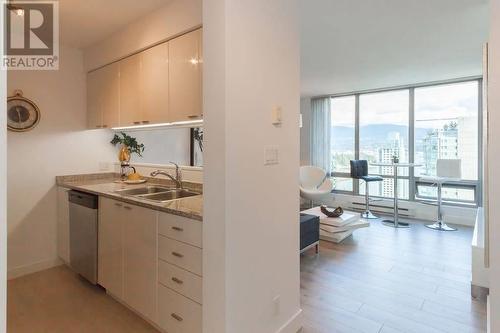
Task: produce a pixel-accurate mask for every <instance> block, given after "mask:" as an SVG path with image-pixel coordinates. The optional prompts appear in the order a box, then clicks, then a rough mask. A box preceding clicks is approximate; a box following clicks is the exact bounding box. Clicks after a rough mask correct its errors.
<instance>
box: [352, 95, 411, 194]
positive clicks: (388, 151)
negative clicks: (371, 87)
mask: <svg viewBox="0 0 500 333" xmlns="http://www.w3.org/2000/svg"><path fill="white" fill-rule="evenodd" d="M408 101H409V92H408V90H407V89H403V90H393V91H387V92H376V93H369V94H361V95H360V96H359V159H363V160H368V163H369V173H370V174H372V175H380V176H382V177H383V178H384V180H383V181H382V182H372V183H371V184H370V194H371V195H374V196H379V197H388V198H390V197H393V196H394V181H393V175H392V173H393V168H392V167H381V166H374V164H375V163H390V162H391V161H392V159H393V158H394V157H398V158H399V161H400V162H408V160H409V158H408V141H409V140H408V132H409V131H408V128H409V126H408V119H409V114H408V110H409V107H408ZM400 171H402V173H401V174H400V177H399V184H398V185H399V197H400V198H401V199H408V193H409V192H408V188H409V185H408V170H407V169H402V170H400ZM359 192H360V193H361V194H364V193H365V183H364V182H362V183H361V184H360V188H359Z"/></svg>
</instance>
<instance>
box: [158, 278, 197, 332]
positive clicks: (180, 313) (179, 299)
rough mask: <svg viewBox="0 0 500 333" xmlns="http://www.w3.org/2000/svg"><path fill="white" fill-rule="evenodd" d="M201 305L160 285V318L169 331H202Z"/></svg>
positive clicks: (165, 328) (164, 327)
mask: <svg viewBox="0 0 500 333" xmlns="http://www.w3.org/2000/svg"><path fill="white" fill-rule="evenodd" d="M201 316H202V310H201V305H200V304H198V303H196V302H193V301H191V300H190V299H188V298H186V297H184V296H182V295H179V294H178V293H176V292H175V291H172V290H170V289H168V288H167V287H164V286H162V285H158V318H159V322H160V327H161V328H162V329H164V330H165V331H167V332H168V333H201V331H202V320H201V318H202V317H201Z"/></svg>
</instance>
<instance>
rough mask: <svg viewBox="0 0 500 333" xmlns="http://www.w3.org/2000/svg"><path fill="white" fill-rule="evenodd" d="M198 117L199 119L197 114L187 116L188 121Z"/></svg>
mask: <svg viewBox="0 0 500 333" xmlns="http://www.w3.org/2000/svg"><path fill="white" fill-rule="evenodd" d="M198 117H199V115H197V114H193V115H190V116H188V118H189V119H194V118H198Z"/></svg>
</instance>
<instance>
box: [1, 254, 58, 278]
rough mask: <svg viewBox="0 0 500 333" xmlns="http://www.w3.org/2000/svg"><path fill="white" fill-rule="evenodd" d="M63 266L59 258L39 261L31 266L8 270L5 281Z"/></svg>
mask: <svg viewBox="0 0 500 333" xmlns="http://www.w3.org/2000/svg"><path fill="white" fill-rule="evenodd" d="M62 264H63V261H62V260H61V259H59V258H54V259H49V260H44V261H39V262H36V263H33V264H29V265H24V266H19V267H15V268H12V269H9V270H8V271H7V279H8V280H12V279H15V278H18V277H21V276H24V275H28V274H31V273H36V272H39V271H43V270H45V269H49V268H52V267H56V266H60V265H62Z"/></svg>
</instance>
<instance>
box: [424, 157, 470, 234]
mask: <svg viewBox="0 0 500 333" xmlns="http://www.w3.org/2000/svg"><path fill="white" fill-rule="evenodd" d="M461 178H462V160H459V159H438V160H437V162H436V177H431V176H423V177H420V180H421V181H423V182H430V183H433V186H437V208H438V213H437V221H436V222H435V223H433V224H428V225H426V227H427V228H430V229H434V230H440V231H456V230H457V229H455V228H452V227H449V226H447V225H446V223H443V212H442V204H443V199H442V192H443V184H444V183H446V182H450V181H458V180H460V179H461Z"/></svg>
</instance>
